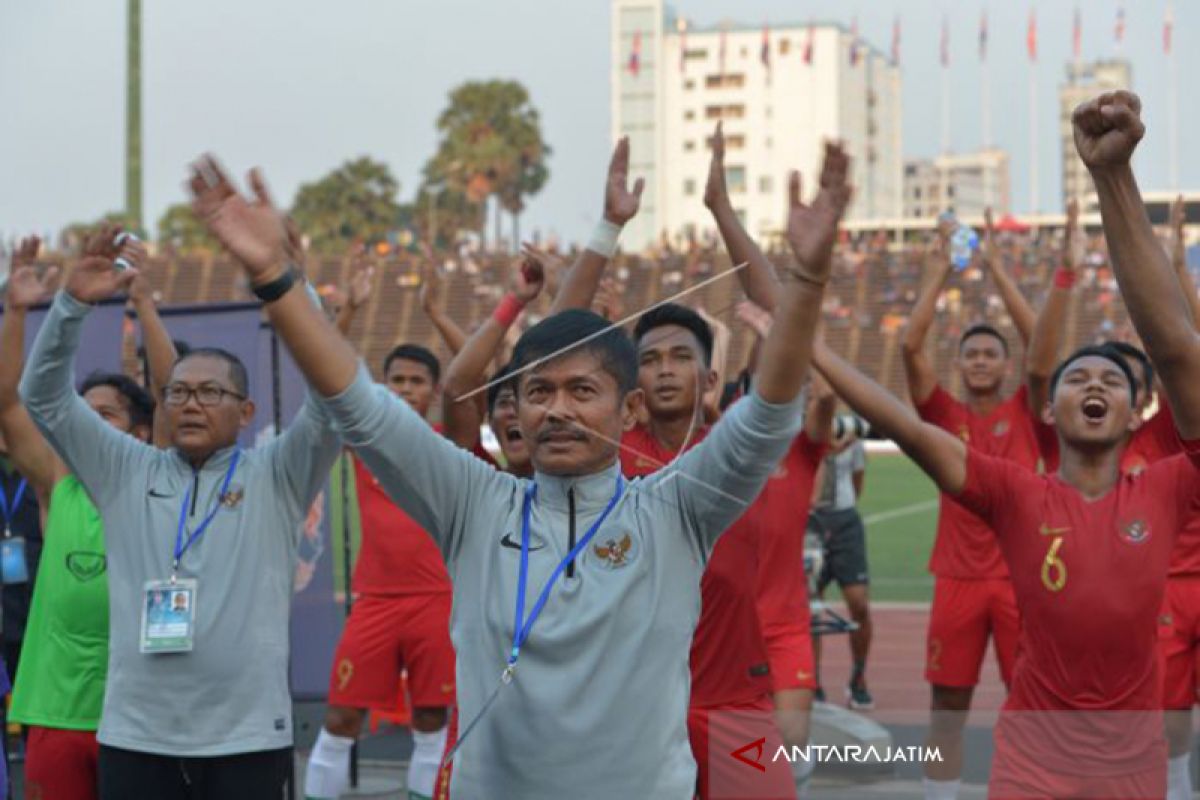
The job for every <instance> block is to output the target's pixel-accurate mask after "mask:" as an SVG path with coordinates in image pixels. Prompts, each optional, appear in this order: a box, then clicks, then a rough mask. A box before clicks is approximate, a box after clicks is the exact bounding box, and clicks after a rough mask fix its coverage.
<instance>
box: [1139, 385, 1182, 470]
mask: <svg viewBox="0 0 1200 800" xmlns="http://www.w3.org/2000/svg"><path fill="white" fill-rule="evenodd" d="M1138 433H1139V434H1141V435H1142V436H1148V437H1149V438H1150V439H1151V440H1152V441H1153V442H1154V451H1155V452H1157V453H1161V454H1163V455H1164V456H1168V455H1174V454H1176V453H1182V452H1184V443H1183V440H1182V439H1181V438H1180V437H1179V431H1178V430H1177V429H1176V428H1175V415H1174V414H1172V413H1171V406H1170V405H1169V404H1168V403H1167V402H1166V400H1165V399H1164V400H1162V401H1160V406H1159V409H1158V413H1156V414H1155V415H1154V416H1153V417H1151V418H1150V419H1148V420H1147V421H1146V423H1145V425H1143V426H1142V428H1141V429H1140V430H1139V431H1138Z"/></svg>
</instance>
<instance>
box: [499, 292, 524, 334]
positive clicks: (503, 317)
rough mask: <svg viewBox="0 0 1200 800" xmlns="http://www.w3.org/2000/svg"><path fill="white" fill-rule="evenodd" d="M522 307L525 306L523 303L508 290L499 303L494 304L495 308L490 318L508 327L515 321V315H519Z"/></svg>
mask: <svg viewBox="0 0 1200 800" xmlns="http://www.w3.org/2000/svg"><path fill="white" fill-rule="evenodd" d="M523 308H525V306H524V304H523V303H522V302H521V301H520V300H518V299H517V296H516V295H515V294H513V293H512V292H509V293H508V294H506V295H504V298H503V299H502V300H501V301H500V305H498V306H496V310H495V311H493V312H492V319H494V320H496V322H499V323H500V324H501V325H503V326H504V327H506V328H508V327H510V326H511V325H512V324H513V323H514V322H516V321H517V317H519V316H521V309H523Z"/></svg>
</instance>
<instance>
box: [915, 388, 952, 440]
mask: <svg viewBox="0 0 1200 800" xmlns="http://www.w3.org/2000/svg"><path fill="white" fill-rule="evenodd" d="M961 408H962V405H961V404H960V403H959V402H958V401H957V400H955V399H954V398H953V397H951V396H950V393H949V392H947V391H946V390H945V389H943V388H942V386H941V384H938V385H937V386H935V387H934V388H933V392H932V393H930V395H929V397H928V398H926V400H925V402H924V403H921V404H920V405H918V406H916V410H917V416H919V417H920V418H921V419H922V420H923V421H925V422H928V423H929V424H931V425H937V426H938V427H939V428H941V429H942V430H947V431H950V432H951V433H954V434H955V435H957V434H958V431H956V430H955V424H954V423H955V421H956V420H957V418H958V417H959V416H960V411H961Z"/></svg>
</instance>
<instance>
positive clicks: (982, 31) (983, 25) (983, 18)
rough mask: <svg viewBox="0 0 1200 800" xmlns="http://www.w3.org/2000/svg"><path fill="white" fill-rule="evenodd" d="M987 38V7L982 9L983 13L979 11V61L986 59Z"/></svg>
mask: <svg viewBox="0 0 1200 800" xmlns="http://www.w3.org/2000/svg"><path fill="white" fill-rule="evenodd" d="M987 40H988V29H987V9H986V8H985V9H984V10H983V13H981V14H980V15H979V60H980V61H987Z"/></svg>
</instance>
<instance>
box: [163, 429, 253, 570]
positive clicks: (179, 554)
mask: <svg viewBox="0 0 1200 800" xmlns="http://www.w3.org/2000/svg"><path fill="white" fill-rule="evenodd" d="M241 455H242V451H240V450H238V451H235V452H234V454H233V459H232V460H231V461H230V462H229V469H228V470H226V471H225V482H224V483H222V484H221V493H220V494H219V495H217V502H216V503H215V504H214V505H213V507H212V508H211V509H210V510H209V512H208V514H206V515H205V517H204V519H203V520H201V521H200V526H199V527H198V528H196V530H194V531H192V533H191V535H189V536H188V538H187V542H184V541H183V532H184V530H186V529H187V512H188V505H189V504H190V503H191V500H192V487H190V486H189V487H188V490H187V491H186V492H184V494H183V507H182V508H180V509H179V528H178V530H176V531H175V559H174V561H173V562H172V563H171V580H175V575H176V573H178V572H179V559H181V558H183V554H184V553H186V552H187V551H188V548H189V547H191V546H192V545H193V544H194V543H195V542H196V540H197V539H199V538H200V537H201V536H203V535H204V532H205V531H206V530H208V526H209V525H210V524H211V523H212V521H213V519H215V518H216V516H217V512H218V511H220V510H221V501H222V500H223V499H224V498H225V493H226V492H228V491H229V482H230V481H231V480H233V473H234V470H236V469H237V465H238V459H239V458H241Z"/></svg>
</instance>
